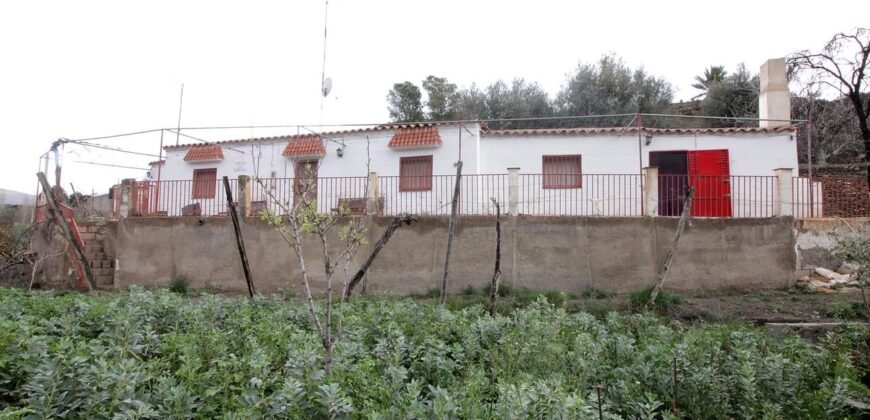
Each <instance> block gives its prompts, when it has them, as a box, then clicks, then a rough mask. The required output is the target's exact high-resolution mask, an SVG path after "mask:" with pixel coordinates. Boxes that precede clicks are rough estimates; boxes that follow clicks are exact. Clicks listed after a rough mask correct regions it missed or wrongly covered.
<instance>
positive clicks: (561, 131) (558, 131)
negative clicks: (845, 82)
mask: <svg viewBox="0 0 870 420" xmlns="http://www.w3.org/2000/svg"><path fill="white" fill-rule="evenodd" d="M795 130H797V127H795V126H783V127H774V128H762V127H721V128H642V129H641V131H642V132H645V133H652V134H730V133H785V132H792V131H795ZM624 133H637V128H636V127H583V128H538V129H526V130H487V131H483V132H481V135H484V136H502V137H508V136H564V135H584V134H585V135H589V134H624Z"/></svg>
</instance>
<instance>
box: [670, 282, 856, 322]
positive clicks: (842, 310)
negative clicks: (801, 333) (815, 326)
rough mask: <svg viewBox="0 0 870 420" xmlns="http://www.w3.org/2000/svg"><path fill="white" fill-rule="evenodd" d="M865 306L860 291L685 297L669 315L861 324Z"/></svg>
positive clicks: (678, 317) (698, 318)
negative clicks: (852, 322)
mask: <svg viewBox="0 0 870 420" xmlns="http://www.w3.org/2000/svg"><path fill="white" fill-rule="evenodd" d="M863 307H864V303H863V300H862V298H861V292H860V291H847V292H835V293H803V292H800V291H797V290H793V291H787V292H786V291H771V292H757V293H748V294H720V295H715V296H711V295H706V296H683V297H682V302H681V303H679V304H677V305H675V307H674V308H672V310H671V311H670V315H671V316H673V317H674V318H677V319H681V320H685V321H746V322H756V323H767V322H832V321H842V320H853V321H860V320H867V315H866V312H864V311H863V310H862V309H863Z"/></svg>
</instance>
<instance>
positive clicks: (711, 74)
mask: <svg viewBox="0 0 870 420" xmlns="http://www.w3.org/2000/svg"><path fill="white" fill-rule="evenodd" d="M727 75H728V72H727V71H725V66H710V67H708V68H706V69H704V74H703V75H700V76H695V83H692V87H693V88H695V89H698V90H702V91H704V92H705V93H706V92H707V91H708V90H709V89H710V87H711V86H712V85H714V84H716V83H719V82H722V81H723V80H725V76H727Z"/></svg>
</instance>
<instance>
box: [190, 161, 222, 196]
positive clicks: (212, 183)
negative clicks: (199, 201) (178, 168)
mask: <svg viewBox="0 0 870 420" xmlns="http://www.w3.org/2000/svg"><path fill="white" fill-rule="evenodd" d="M216 188H217V168H210V169H194V170H193V198H214V196H215V189H216Z"/></svg>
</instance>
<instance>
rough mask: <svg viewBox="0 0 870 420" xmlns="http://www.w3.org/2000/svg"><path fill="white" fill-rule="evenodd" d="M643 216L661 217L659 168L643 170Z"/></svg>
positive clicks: (652, 167) (653, 167)
mask: <svg viewBox="0 0 870 420" xmlns="http://www.w3.org/2000/svg"><path fill="white" fill-rule="evenodd" d="M643 213H644V214H643V215H644V216H650V217H655V216H658V215H659V168H657V167H655V166H651V167H647V168H643Z"/></svg>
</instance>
